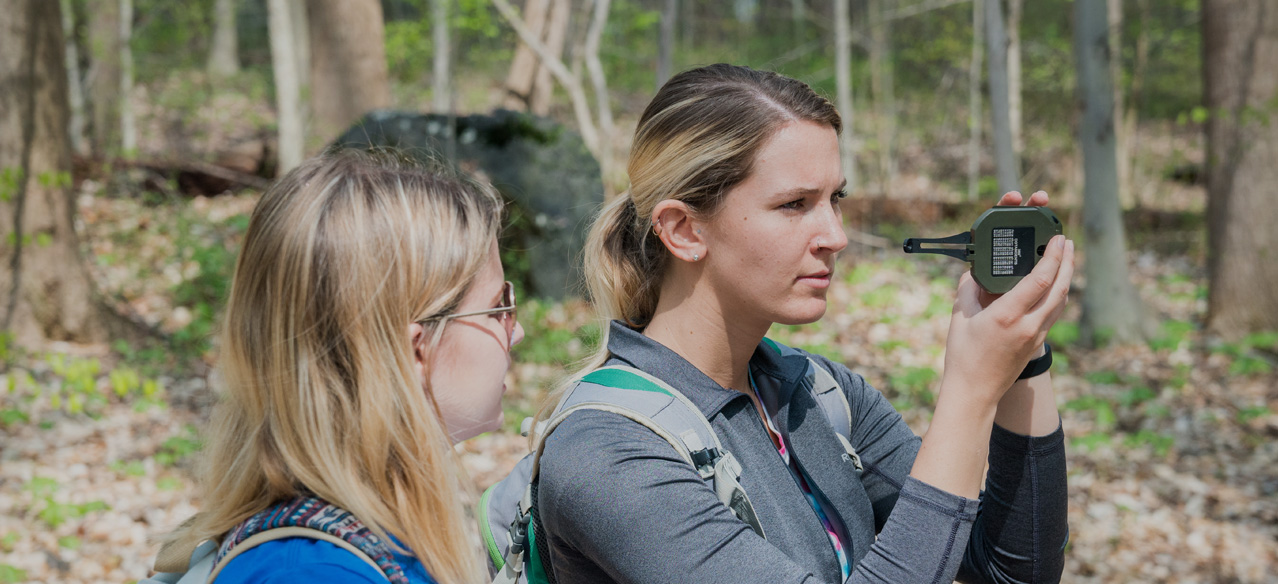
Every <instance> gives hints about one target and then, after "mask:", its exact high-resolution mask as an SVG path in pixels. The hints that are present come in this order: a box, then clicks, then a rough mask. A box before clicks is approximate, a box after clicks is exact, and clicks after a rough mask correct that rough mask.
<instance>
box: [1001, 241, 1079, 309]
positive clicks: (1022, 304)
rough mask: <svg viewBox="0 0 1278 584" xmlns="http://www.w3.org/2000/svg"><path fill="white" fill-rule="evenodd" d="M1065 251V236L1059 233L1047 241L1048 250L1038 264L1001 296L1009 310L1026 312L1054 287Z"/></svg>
mask: <svg viewBox="0 0 1278 584" xmlns="http://www.w3.org/2000/svg"><path fill="white" fill-rule="evenodd" d="M1064 253H1065V236H1064V235H1057V236H1055V237H1053V238H1052V239H1051V240H1050V241H1048V242H1047V251H1046V252H1045V253H1044V254H1043V259H1041V260H1039V261H1038V265H1036V266H1034V269H1033V270H1032V271H1030V273H1029V274H1028V275H1026V276H1025V277H1024V278H1022V279H1021V281H1020V282H1017V284H1016V286H1015V287H1013V288H1012V289H1011V290H1010V291H1008V292H1007V293H1006V294H1004V295H1003V297H1002V298H1000V299H999V300H1000V302H1002V303H1003V305H1004V306H1006V307H1007V308H1008V309H1009V310H1013V311H1015V314H1018V315H1020V314H1026V313H1028V312H1029V311H1030V310H1031V309H1032V308H1033V307H1034V306H1035V305H1037V304H1038V302H1039V300H1040V299H1042V298H1043V296H1045V295H1046V294H1047V293H1048V291H1050V290H1051V289H1052V285H1053V284H1055V282H1056V275H1057V272H1059V271H1060V269H1061V261H1062V256H1063V255H1064Z"/></svg>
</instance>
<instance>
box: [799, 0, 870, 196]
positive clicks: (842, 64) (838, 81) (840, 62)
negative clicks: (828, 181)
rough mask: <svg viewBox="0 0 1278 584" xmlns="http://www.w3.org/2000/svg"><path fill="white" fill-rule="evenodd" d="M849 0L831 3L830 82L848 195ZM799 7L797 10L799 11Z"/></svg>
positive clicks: (851, 152) (852, 157) (851, 155)
mask: <svg viewBox="0 0 1278 584" xmlns="http://www.w3.org/2000/svg"><path fill="white" fill-rule="evenodd" d="M849 2H850V0H834V81H835V99H836V101H838V106H839V114H841V115H842V116H843V132H842V133H840V134H839V154H840V156H839V158H840V160H841V161H842V163H843V178H845V179H847V181H848V186H847V190H848V192H855V191H856V179H857V175H856V141H855V139H854V137H855V132H854V130H853V128H852V121H853V119H855V118H854V114H855V112H854V111H853V109H852V16H851V14H850V13H851V10H850V6H849ZM801 10H802V9H801V7H800V11H801Z"/></svg>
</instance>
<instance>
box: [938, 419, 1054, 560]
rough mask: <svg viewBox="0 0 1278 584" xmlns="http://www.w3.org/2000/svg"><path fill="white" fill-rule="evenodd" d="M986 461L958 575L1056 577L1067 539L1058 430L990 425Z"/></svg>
mask: <svg viewBox="0 0 1278 584" xmlns="http://www.w3.org/2000/svg"><path fill="white" fill-rule="evenodd" d="M989 462H990V470H989V474H988V475H987V476H986V478H985V491H984V492H982V493H981V510H980V514H979V515H978V517H977V519H976V525H975V526H974V528H973V530H972V539H971V543H970V544H969V546H968V550H967V555H966V556H965V557H964V559H963V569H962V571H960V573H959V579H960V580H962V581H964V582H1000V583H1008V584H1015V583H1018V582H1060V580H1061V574H1062V572H1063V571H1064V570H1065V544H1066V543H1067V542H1068V541H1069V524H1068V519H1067V513H1068V493H1067V492H1066V484H1065V481H1066V479H1065V434H1064V432H1063V431H1062V429H1061V428H1059V427H1058V428H1057V429H1056V431H1055V432H1053V433H1051V434H1048V435H1047V436H1041V437H1034V436H1022V435H1020V434H1015V433H1013V432H1009V431H1007V430H1005V429H1003V428H1000V427H999V426H997V425H996V426H994V432H993V434H992V435H991V436H990V457H989Z"/></svg>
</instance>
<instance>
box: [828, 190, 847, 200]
mask: <svg viewBox="0 0 1278 584" xmlns="http://www.w3.org/2000/svg"><path fill="white" fill-rule="evenodd" d="M846 198H848V191H847V189H839V190H837V191H834V194H833V195H830V200H831V201H836V202H837V201H838V200H839V199H846Z"/></svg>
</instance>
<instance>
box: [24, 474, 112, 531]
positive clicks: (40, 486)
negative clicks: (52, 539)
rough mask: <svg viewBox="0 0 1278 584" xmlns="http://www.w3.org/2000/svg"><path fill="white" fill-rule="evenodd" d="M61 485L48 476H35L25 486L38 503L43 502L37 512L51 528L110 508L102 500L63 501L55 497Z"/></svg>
mask: <svg viewBox="0 0 1278 584" xmlns="http://www.w3.org/2000/svg"><path fill="white" fill-rule="evenodd" d="M60 487H61V485H59V484H58V481H55V480H53V479H51V478H47V477H33V478H32V479H31V480H30V481H28V482H27V484H26V485H25V486H24V487H23V488H24V489H25V490H26V491H28V492H30V493H31V495H32V497H33V498H34V499H35V500H36V502H37V503H43V505H42V506H41V509H40V511H39V512H37V513H36V517H38V518H39V519H40V520H41V521H43V522H45V524H47V525H48V526H49V527H50V528H52V529H57V528H58V527H59V526H61V525H62V524H63V523H66V522H67V521H68V520H71V519H78V518H80V517H84V516H85V515H87V514H89V513H92V512H94V511H102V510H105V509H110V507H109V506H108V505H107V504H106V503H104V502H102V501H89V502H87V503H62V502H60V501H57V500H55V499H54V495H56V494H57V492H58V489H59V488H60Z"/></svg>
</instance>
